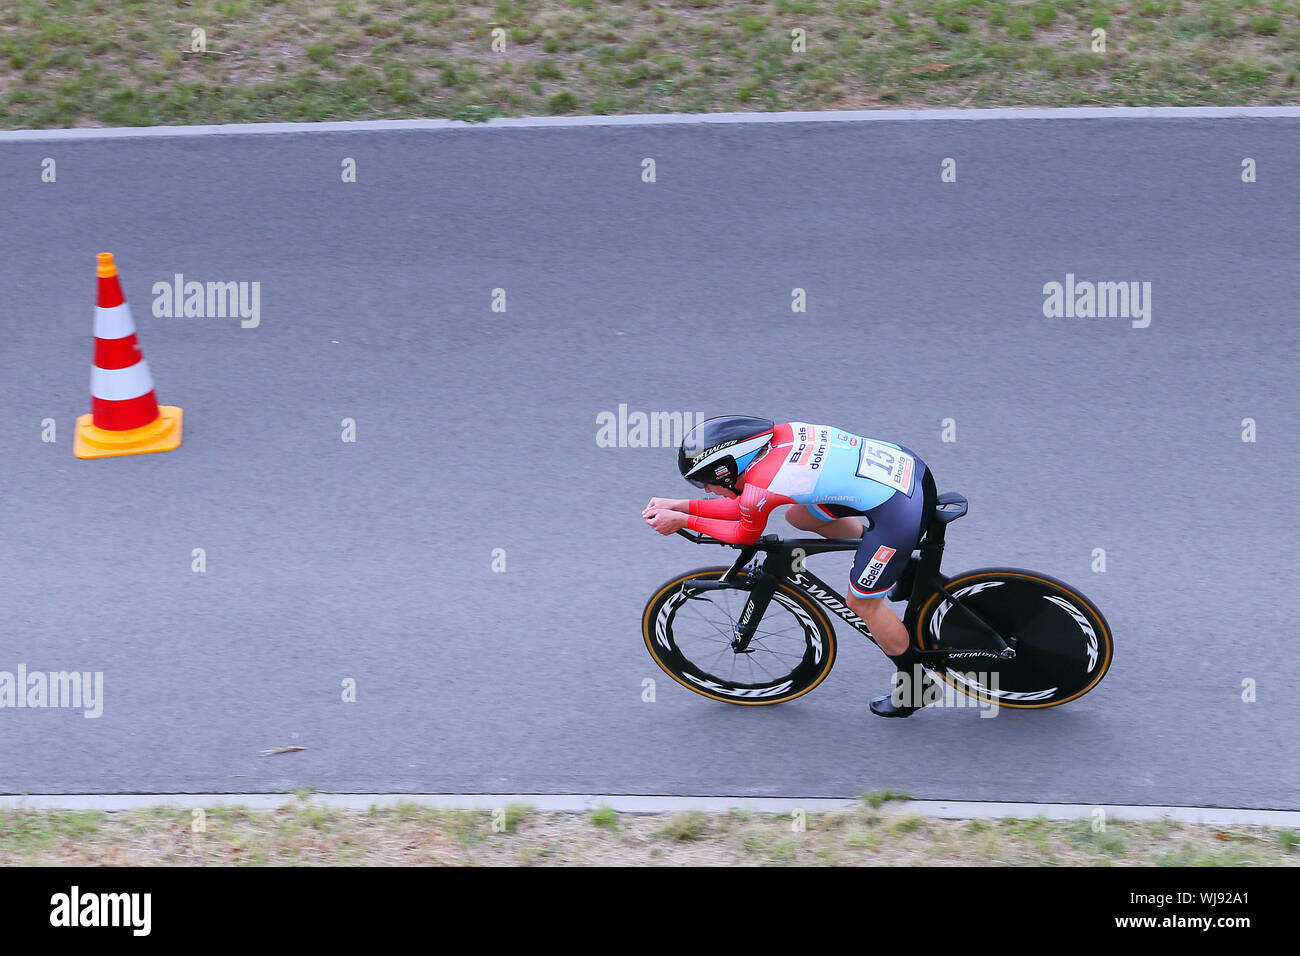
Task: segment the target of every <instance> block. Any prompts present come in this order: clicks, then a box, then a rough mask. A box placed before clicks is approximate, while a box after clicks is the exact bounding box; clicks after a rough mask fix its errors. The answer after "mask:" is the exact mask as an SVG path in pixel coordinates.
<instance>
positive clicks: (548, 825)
mask: <svg viewBox="0 0 1300 956" xmlns="http://www.w3.org/2000/svg"><path fill="white" fill-rule="evenodd" d="M873 803H875V804H876V805H874V806H873ZM533 864H552V865H570V866H588V865H634V866H635V865H650V866H654V865H671V866H680V865H716V866H734V865H759V866H804V865H813V866H818V865H830V866H841V865H846V866H855V865H888V866H952V865H1010V866H1295V865H1297V864H1300V837H1298V836H1297V834H1296V832H1295V831H1292V830H1284V829H1273V828H1268V827H1246V826H1231V827H1216V826H1208V825H1192V824H1183V823H1175V822H1171V821H1160V822H1123V821H1112V822H1110V823H1108V824H1107V826H1106V828H1105V829H1104V830H1101V831H1098V830H1095V829H1094V828H1093V826H1092V823H1091V821H1070V822H1051V821H1048V820H1045V819H1042V818H1038V819H1012V820H966V821H960V820H938V819H932V818H926V817H921V816H916V815H914V814H903V813H898V812H891V811H890V810H889V808H888V807H887V806H884V805H883V804H881V803H879V802H877V801H873V800H869V799H866V798H864V799H863V801H862V802H861V804H860V805H859V807H858V808H856V809H854V810H852V811H848V812H841V813H809V814H806V815H800V814H790V815H773V814H761V813H747V812H742V811H730V812H726V813H710V814H705V813H694V812H691V813H676V814H621V813H617V812H615V811H613V810H612V809H610V808H608V807H602V808H600V809H598V810H596V811H594V812H593V813H591V814H585V815H584V814H573V813H558V812H550V811H547V812H542V811H537V810H533V809H530V808H528V807H524V806H518V805H512V806H510V807H503V808H501V809H500V810H497V811H493V812H488V811H482V812H480V811H469V810H439V809H432V808H429V807H423V806H418V805H415V804H399V805H397V806H393V807H386V808H372V809H371V810H369V811H353V810H334V809H327V808H322V807H319V806H314V805H311V804H308V803H303V802H301V801H299V802H296V803H290V804H287V805H286V806H284V807H283V808H281V809H278V810H274V811H261V810H248V809H245V808H242V807H217V808H213V809H209V810H206V811H203V812H202V813H201V814H200V813H198V812H196V811H192V810H188V809H184V810H180V809H171V808H154V809H144V810H134V811H130V812H124V813H111V814H108V813H99V812H92V811H85V812H63V811H37V810H7V811H0V865H6V866H14V865H58V866H88V865H89V866H95V865H109V866H144V865H162V866H191V865H207V866H289V865H308V866H317V865H323V866H329V865H367V866H383V865H403V866H406V865H417V866H419V865H432V866H460V865H478V866H518V865H533Z"/></svg>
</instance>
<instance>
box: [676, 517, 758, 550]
mask: <svg viewBox="0 0 1300 956" xmlns="http://www.w3.org/2000/svg"><path fill="white" fill-rule="evenodd" d="M686 527H687V528H689V529H690V530H691V531H698V532H700V533H701V534H707V535H708V536H709V537H710V538H717V539H718V540H719V541H725V542H727V543H728V544H753V543H754V542H755V541H757V540H758V539H759V536H760V535H761V534H762V530H763V529H761V528H753V527H750V526H749V525H748V524H746V523H745V522H743V521H726V520H724V519H721V518H701V517H699V516H698V515H691V516H690V517H689V518H687V519H686Z"/></svg>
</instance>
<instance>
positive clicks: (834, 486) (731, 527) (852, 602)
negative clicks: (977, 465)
mask: <svg viewBox="0 0 1300 956" xmlns="http://www.w3.org/2000/svg"><path fill="white" fill-rule="evenodd" d="M677 461H678V466H679V468H680V469H681V472H682V475H683V477H685V478H686V480H687V481H689V482H690V483H691V484H693V485H694V486H695V487H697V488H701V489H703V490H705V491H708V492H710V493H712V494H715V495H719V496H721V497H720V499H718V498H714V499H701V498H691V499H672V498H651V499H650V503H649V504H648V505H646V508H645V510H644V511H643V512H642V517H644V518H645V521H646V524H648V525H650V527H651V528H653V529H654V530H655V531H658V532H659V533H660V534H665V535H666V534H675V533H676V532H677V531H679V530H681V529H683V528H687V529H689V530H691V531H696V532H700V533H703V534H707V535H709V536H710V537H713V538H717V539H718V540H719V541H725V542H727V543H729V544H740V545H747V544H753V543H755V542H756V541H758V539H759V538H760V537H761V536H762V534H763V529H764V528H765V527H766V526H767V521H768V519H769V518H770V517H771V516H772V512H773V510H774V509H776V508H779V507H781V506H782V505H789V506H790V507H789V510H788V511H786V513H785V517H786V520H787V521H788V522H790V524H792V525H794V527H796V528H798V529H799V530H801V531H815V532H817V533H818V534H820V535H823V536H824V537H827V538H861V539H862V544H861V545H860V546H859V547H858V550H857V555H856V557H855V558H854V561H853V570H852V571H850V572H849V588H848V593H847V595H846V596H845V602H846V603H847V604H848V606H849V607H850V608H851V609H852V610H853V611H854V613H856V614H857V615H858V617H860V618H862V620H863V621H865V622H866V624H867V627H868V628H869V629H870V630H871V634H872V636H873V637H874V638H875V640H876V644H877V645H878V646H879V647H880V649H881V650H882V651H884V652H885V654H886V655H887V656H888V657H889V658H890V660H892V661H893V662H894V665H895V666H896V667H897V668H898V670H899V671H900V672H901V673H902V674H903V675H905V677H906V680H905V682H904V683H902V686H903V687H911V684H912V680H913V678H912V675H913V673H914V669H913V665H915V664H917V663H918V660H917V658H916V651H915V649H914V648H913V647H912V643H911V641H910V640H909V638H908V635H907V629H906V628H905V627H904V626H903V622H902V621H900V620H899V619H898V616H897V615H896V614H895V613H894V611H893V609H892V608H890V606H889V604H888V603H887V602H886V600H885V598H886V595H888V593H889V590H890V588H892V587H893V586H894V583H895V582H896V581H897V580H898V579H899V576H900V575H901V574H902V573H903V570H904V569H905V568H906V567H907V563H908V560H909V559H910V558H911V556H912V551H913V550H914V549H915V548H916V546H917V543H918V542H919V540H920V538H921V534H922V533H923V531H924V509H925V499H926V495H925V493H924V492H923V490H922V481H923V480H926V477H927V476H926V466H925V462H923V461H921V459H920V458H918V457H917V456H916V454H915V453H914V452H912V451H909V450H908V449H907V448H904V447H902V446H901V445H896V444H894V443H892V442H886V441H880V440H877V439H870V438H864V437H862V436H861V435H855V434H852V433H851V432H846V431H844V430H843V429H839V428H836V427H834V426H832V425H810V424H807V423H805V422H786V423H784V424H780V425H778V424H776V423H775V422H773V421H771V420H770V419H765V418H747V417H744V416H739V415H730V416H725V417H722V418H710V419H708V420H707V421H704V422H701V423H700V424H698V425H696V426H695V427H694V428H693V429H691V431H690V433H689V434H687V436H686V438H685V439H684V440H683V441H682V446H681V449H680V450H679V451H678V455H677ZM909 696H911V697H912V698H913V700H912V703H916V702H918V701H919V700H920V699H924V698H923V695H922V688H913V689H912V693H911V694H910V695H909ZM918 709H919V707H916V706H900V705H899V703H898V702H896V701H895V700H894V699H893V696H892V695H890V694H886V695H885V696H883V697H875V698H873V699H872V701H871V711H872V713H874V714H878V715H879V716H881V717H907V716H910V715H911V714H912V713H913V712H915V711H916V710H918Z"/></svg>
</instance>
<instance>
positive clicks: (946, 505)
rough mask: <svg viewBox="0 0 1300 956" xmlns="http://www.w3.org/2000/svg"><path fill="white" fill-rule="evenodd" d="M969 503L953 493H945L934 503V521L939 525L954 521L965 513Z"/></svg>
mask: <svg viewBox="0 0 1300 956" xmlns="http://www.w3.org/2000/svg"><path fill="white" fill-rule="evenodd" d="M968 506H969V503H968V502H967V501H966V499H965V498H964V497H963V496H962V495H959V494H957V492H955V491H945V492H944V493H943V494H941V495H940V496H939V497H938V498H936V499H935V503H934V520H935V521H937V522H939V524H947V523H948V522H950V521H956V520H957V519H958V518H960V517H961V516H962V515H964V514H965V513H966V509H967V507H968Z"/></svg>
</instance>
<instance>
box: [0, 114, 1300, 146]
mask: <svg viewBox="0 0 1300 956" xmlns="http://www.w3.org/2000/svg"><path fill="white" fill-rule="evenodd" d="M1097 119H1102V120H1188V119H1300V106H1240V107H1237V106H1068V107H1029V108H1023V109H1020V108H1015V107H999V108H995V109H969V110H966V109H933V110H822V111H809V112H792V113H646V114H634V115H629V116H521V117H501V118H499V119H492V120H488V121H487V122H486V123H467V122H463V121H461V120H448V119H410V120H358V121H355V122H338V123H231V124H227V125H218V126H137V127H120V128H107V127H106V128H86V127H81V128H77V129H31V130H27V129H20V130H0V144H5V143H34V142H47V141H51V140H54V141H58V140H87V139H89V140H103V139H140V138H153V137H160V136H161V137H168V136H256V135H286V134H296V133H365V132H384V131H391V130H420V131H426V132H438V131H443V132H445V131H448V130H487V131H492V130H507V129H572V128H584V127H611V126H710V125H720V124H721V125H738V124H750V125H770V124H773V123H778V124H781V123H785V124H788V123H870V122H890V123H898V122H916V121H921V122H939V121H945V120H947V121H952V120H957V121H962V122H966V121H977V120H1097Z"/></svg>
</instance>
